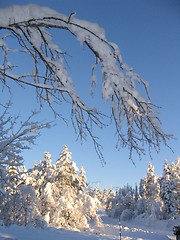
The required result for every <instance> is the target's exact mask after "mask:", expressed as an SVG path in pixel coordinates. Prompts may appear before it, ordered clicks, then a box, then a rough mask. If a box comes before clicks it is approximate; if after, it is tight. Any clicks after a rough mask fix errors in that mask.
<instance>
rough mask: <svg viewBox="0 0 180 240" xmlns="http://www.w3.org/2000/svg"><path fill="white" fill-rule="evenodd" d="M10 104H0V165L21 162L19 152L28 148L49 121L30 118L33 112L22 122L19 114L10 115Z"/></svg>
mask: <svg viewBox="0 0 180 240" xmlns="http://www.w3.org/2000/svg"><path fill="white" fill-rule="evenodd" d="M10 106H11V104H10V103H8V104H6V105H5V106H2V105H1V108H2V109H1V110H2V111H1V113H2V114H1V115H0V165H4V164H8V165H11V164H10V163H11V161H12V160H13V161H16V162H17V163H18V164H19V165H21V163H22V160H23V158H22V156H21V153H22V151H23V150H25V149H30V145H33V144H35V140H36V139H37V138H38V137H39V136H40V130H42V129H44V128H49V127H50V126H51V124H50V123H40V122H37V121H33V120H32V119H33V118H34V117H35V115H36V114H37V113H36V112H33V113H32V114H31V115H30V116H29V117H28V118H27V119H26V120H25V121H24V122H21V121H18V120H19V116H17V117H12V116H11V115H10V114H9V112H8V110H9V108H10Z"/></svg>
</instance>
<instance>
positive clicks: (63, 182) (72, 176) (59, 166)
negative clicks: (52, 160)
mask: <svg viewBox="0 0 180 240" xmlns="http://www.w3.org/2000/svg"><path fill="white" fill-rule="evenodd" d="M78 172H79V169H78V168H77V166H76V163H75V162H74V161H72V153H71V152H69V149H68V147H67V146H66V145H64V149H63V150H62V151H61V153H60V155H59V159H58V160H57V161H56V181H57V180H59V182H58V181H57V184H58V185H59V186H58V187H59V189H61V191H63V189H64V188H70V189H71V190H73V191H75V192H76V193H77V192H78V191H79V190H80V179H79V175H78Z"/></svg>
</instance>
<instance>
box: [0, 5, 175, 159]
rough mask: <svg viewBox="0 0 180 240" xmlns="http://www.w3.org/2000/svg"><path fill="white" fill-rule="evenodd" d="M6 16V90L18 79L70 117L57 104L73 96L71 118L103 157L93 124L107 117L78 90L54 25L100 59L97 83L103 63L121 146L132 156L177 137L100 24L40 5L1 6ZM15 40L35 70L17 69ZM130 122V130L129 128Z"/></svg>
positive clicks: (2, 69) (1, 45) (105, 93)
mask: <svg viewBox="0 0 180 240" xmlns="http://www.w3.org/2000/svg"><path fill="white" fill-rule="evenodd" d="M0 19H1V23H0V30H1V32H2V35H1V37H0V50H1V54H2V56H3V57H2V60H1V63H0V79H1V86H2V88H3V87H9V88H11V84H10V82H12V81H15V82H16V83H18V84H20V85H27V86H31V87H34V88H35V89H36V95H37V99H38V100H39V103H40V106H42V103H43V102H46V103H48V105H49V106H50V108H51V109H52V110H53V112H54V114H55V115H56V116H57V115H58V116H60V117H61V118H62V119H64V116H63V115H62V114H61V113H60V112H59V110H57V108H56V107H55V103H57V104H60V103H61V102H62V101H67V99H68V101H69V99H70V101H71V104H72V108H71V113H70V116H71V120H72V123H73V126H74V128H75V130H76V132H77V135H78V136H79V137H80V138H81V140H84V139H86V136H87V135H89V136H90V137H91V138H92V140H93V142H94V146H95V149H96V151H97V153H98V155H99V157H100V158H101V159H102V160H103V155H102V150H101V145H100V144H99V142H98V141H97V138H96V137H95V135H94V133H93V126H94V125H95V126H98V127H100V128H102V127H103V126H104V125H105V122H104V118H103V117H104V116H105V115H104V113H102V112H100V111H99V110H97V109H96V107H94V108H93V107H89V106H87V104H85V102H84V101H83V100H82V99H81V98H80V96H79V94H78V93H77V92H76V90H75V87H74V85H73V81H72V80H71V78H70V77H69V75H68V72H67V71H66V68H65V64H64V62H65V61H64V60H65V56H66V54H65V52H64V51H63V50H61V48H60V47H59V46H58V45H57V44H55V43H54V42H53V38H52V37H51V34H50V31H49V29H57V30H63V31H68V32H69V33H70V34H72V35H73V36H74V37H75V38H76V39H77V40H78V41H79V42H80V43H81V44H84V45H86V46H87V47H88V48H89V49H90V51H91V52H92V54H93V55H94V57H95V64H94V65H93V66H92V85H93V86H94V85H95V84H96V76H95V74H94V73H95V72H94V70H95V67H96V66H100V68H101V70H102V98H103V100H104V101H106V102H110V106H111V117H112V119H113V121H114V125H115V129H116V130H115V131H116V136H117V147H128V148H129V151H130V158H132V153H133V152H134V151H135V152H137V153H138V154H139V155H140V156H141V154H144V153H145V150H144V144H145V143H146V144H148V145H149V147H150V148H149V149H151V148H152V147H153V148H155V149H156V150H157V151H159V149H160V144H161V142H163V143H164V144H165V145H167V140H168V139H169V138H170V137H171V136H170V135H167V134H165V133H164V132H163V131H162V129H161V124H160V121H159V118H158V115H157V113H156V111H155V106H154V105H153V104H152V102H151V100H150V97H149V90H148V84H147V83H146V82H145V81H144V80H143V79H142V78H141V77H140V76H139V75H138V74H137V73H135V72H134V70H133V69H132V68H131V67H129V66H128V65H127V64H126V63H124V61H123V60H122V56H121V54H120V50H119V48H118V46H117V45H116V44H114V43H111V42H109V41H108V40H107V39H106V36H105V33H104V30H103V29H101V28H100V27H99V26H98V25H96V24H94V23H91V22H87V21H83V20H79V19H77V18H75V17H74V14H73V13H71V14H70V15H69V16H65V15H62V14H60V13H58V12H56V11H54V10H51V9H49V8H46V7H39V6H36V5H28V6H12V7H9V8H7V9H1V10H0ZM9 40H10V41H9ZM11 41H13V44H16V53H15V54H16V56H17V57H16V59H17V58H18V56H23V58H24V57H26V58H27V59H28V60H27V61H28V62H29V61H30V62H31V63H32V64H30V65H29V71H28V72H29V73H26V72H23V68H18V71H17V70H16V69H17V64H16V63H15V62H12V61H11V59H12V58H11V54H13V53H14V52H13V51H14V50H11V49H12V48H11V47H9V44H10V42H11ZM13 60H14V59H13ZM137 85H140V86H142V87H143V89H144V90H145V91H142V93H143V92H145V94H142V93H140V92H139V91H138V88H137ZM140 88H141V87H140ZM11 90H12V89H11ZM143 95H144V96H143ZM66 96H67V98H66ZM124 123H126V126H127V128H124V127H123V126H124V125H125V124H124Z"/></svg>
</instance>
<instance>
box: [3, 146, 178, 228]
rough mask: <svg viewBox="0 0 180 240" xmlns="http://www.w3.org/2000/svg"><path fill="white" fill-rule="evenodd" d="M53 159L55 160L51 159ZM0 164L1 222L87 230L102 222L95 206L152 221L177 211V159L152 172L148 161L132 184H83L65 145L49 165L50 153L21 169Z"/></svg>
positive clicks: (83, 173)
mask: <svg viewBox="0 0 180 240" xmlns="http://www.w3.org/2000/svg"><path fill="white" fill-rule="evenodd" d="M53 162H54V161H53ZM2 166H3V165H1V169H0V179H1V181H0V220H1V223H2V224H3V225H5V226H9V225H12V224H16V225H20V226H27V225H30V226H35V227H40V228H42V227H43V228H44V227H47V226H51V227H55V228H65V229H79V230H82V229H83V230H84V229H88V228H89V226H90V224H92V223H93V224H94V225H96V226H98V225H100V224H101V219H100V218H99V216H98V214H97V211H98V210H102V209H105V211H106V213H107V215H108V216H109V217H111V218H118V219H121V220H123V221H128V220H131V219H133V218H136V217H138V216H141V217H142V218H145V217H151V218H152V219H155V220H163V219H176V218H178V216H179V210H180V209H179V199H180V191H179V187H180V176H179V172H180V158H177V159H176V162H172V163H171V164H168V162H167V161H166V162H165V163H164V167H163V173H162V176H156V175H155V170H154V166H153V165H152V163H149V166H148V169H147V174H146V176H144V177H143V178H142V179H141V181H140V183H139V184H138V185H136V186H135V187H132V186H130V185H128V184H127V186H123V187H121V188H119V189H113V187H112V188H110V189H106V188H104V189H101V190H100V189H99V188H98V187H97V186H96V187H93V188H92V187H91V186H90V185H89V184H88V180H87V177H86V171H85V169H84V167H81V168H80V170H79V169H78V167H77V166H76V163H75V162H74V161H73V160H72V153H71V152H70V151H69V149H68V147H67V146H66V145H65V146H64V147H63V150H62V151H61V152H60V154H59V158H58V159H57V161H56V162H55V164H52V160H51V154H50V153H49V152H45V153H44V159H43V160H41V161H40V162H39V163H36V164H34V166H33V167H32V169H26V168H25V166H24V165H23V164H21V165H19V163H18V162H16V161H15V160H12V161H11V162H10V164H9V165H7V164H4V167H2Z"/></svg>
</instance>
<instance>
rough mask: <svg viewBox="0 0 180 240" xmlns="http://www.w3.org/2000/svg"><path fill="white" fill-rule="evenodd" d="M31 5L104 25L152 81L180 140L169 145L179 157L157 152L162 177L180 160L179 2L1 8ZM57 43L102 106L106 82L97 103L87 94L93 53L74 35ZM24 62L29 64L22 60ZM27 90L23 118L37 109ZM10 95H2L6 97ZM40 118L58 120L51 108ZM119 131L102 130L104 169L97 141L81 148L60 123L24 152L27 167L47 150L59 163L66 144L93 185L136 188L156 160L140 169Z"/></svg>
mask: <svg viewBox="0 0 180 240" xmlns="http://www.w3.org/2000/svg"><path fill="white" fill-rule="evenodd" d="M29 3H36V4H39V5H42V6H48V7H51V8H53V9H55V10H56V11H59V12H61V13H63V14H66V15H70V13H71V12H74V11H75V12H76V17H77V18H80V19H85V20H88V21H91V22H95V23H97V24H99V25H100V26H101V27H103V28H104V29H105V32H106V36H107V39H108V40H109V41H112V42H115V43H116V44H117V45H118V46H119V47H120V49H121V53H122V56H123V59H124V61H125V62H127V63H128V65H130V66H131V67H133V68H134V69H135V71H136V72H138V73H139V74H140V75H141V77H142V78H144V79H145V80H146V81H148V82H149V84H150V92H151V97H152V100H153V102H154V103H155V104H156V105H158V106H161V107H162V108H161V109H159V112H160V119H161V121H162V127H163V129H164V131H165V132H167V133H172V134H174V136H175V137H176V138H177V140H176V141H174V140H172V141H170V142H169V145H170V146H171V147H172V149H173V150H174V153H172V152H171V151H170V150H169V149H168V148H167V147H165V146H163V145H162V148H161V152H160V153H159V154H157V153H155V152H153V153H152V156H153V160H152V163H153V164H154V166H155V172H156V173H157V175H161V174H162V167H163V163H164V160H165V159H167V160H168V161H169V162H171V161H172V160H173V161H174V160H175V159H176V157H178V156H180V124H179V119H180V108H179V103H180V93H179V92H180V80H179V77H180V67H179V65H180V28H179V23H180V14H179V12H180V2H179V0H151V1H148V0H111V1H109V0H91V1H83V0H76V1H74V0H63V1H61V0H51V1H46V0H36V1H35V0H12V1H11V0H9V1H6V0H1V2H0V7H7V6H9V5H11V4H19V5H24V4H29ZM67 36H69V37H68V39H67ZM63 40H64V41H63ZM55 41H56V42H57V43H58V41H60V46H61V48H65V49H66V48H67V51H68V53H69V54H70V55H71V57H69V58H68V61H69V65H70V74H71V77H72V79H74V81H75V85H76V86H77V88H78V90H79V91H80V94H81V96H82V97H85V98H86V100H87V102H91V101H92V102H97V99H99V98H98V96H97V95H98V93H99V94H101V93H100V86H101V79H99V84H98V87H97V89H96V90H95V96H94V98H93V100H91V98H90V97H87V92H85V91H84V88H85V87H86V88H88V87H89V86H90V74H91V65H92V64H93V60H94V58H93V57H92V55H90V53H89V51H87V49H83V47H81V46H80V45H79V43H78V42H77V41H76V40H74V39H73V38H72V37H71V36H70V35H56V39H55ZM61 41H63V42H61ZM67 43H68V44H69V46H67ZM79 53H80V54H79ZM20 63H21V64H22V65H23V64H24V62H23V61H22V62H21V60H20ZM23 67H27V66H23ZM98 75H99V74H98ZM17 91H20V90H19V89H18V90H17ZM25 91H26V92H25ZM25 91H21V92H19V93H17V92H16V93H14V95H13V100H14V102H15V103H14V109H15V110H16V111H17V112H18V113H19V112H20V113H21V114H22V113H23V114H22V115H26V114H28V112H29V110H30V109H33V106H32V105H34V101H33V94H32V91H31V89H26V90H25ZM6 97H7V96H5V95H3V94H2V95H1V98H4V99H5V98H6ZM4 99H3V100H4ZM22 99H23V101H22ZM98 101H99V100H98ZM32 102H33V103H32ZM98 105H100V106H101V107H102V108H105V104H104V103H99V102H98ZM60 108H61V109H62V111H63V112H65V113H66V114H68V109H67V106H66V105H63V104H62V106H60ZM39 119H40V120H41V119H43V120H44V119H45V120H52V119H53V116H52V113H51V112H50V111H49V109H47V108H45V109H44V110H43V111H42V113H41V114H40V115H39ZM113 131H114V129H113V127H109V128H107V129H105V130H103V131H100V130H97V135H98V136H99V140H100V143H101V144H102V146H103V149H104V150H103V153H104V157H105V159H106V162H107V164H106V165H105V166H104V167H102V165H101V162H100V161H99V159H98V157H97V154H96V152H95V150H94V147H93V143H92V142H91V140H90V139H88V140H87V142H84V143H83V144H82V145H81V143H80V142H79V141H76V135H75V134H74V130H73V128H72V126H71V125H69V126H68V127H67V126H66V124H65V123H63V122H60V121H58V125H57V126H56V127H54V128H53V129H50V130H47V131H43V132H42V136H41V137H40V138H39V140H38V141H37V145H36V146H34V147H33V149H32V150H30V151H27V152H25V153H24V158H25V159H26V161H25V163H26V166H27V167H31V166H32V164H33V163H34V162H35V161H36V162H38V161H40V160H41V159H42V158H43V153H44V151H49V152H50V153H51V155H52V159H53V162H55V161H56V159H57V158H58V156H59V153H60V151H61V150H62V148H63V145H64V144H66V145H67V146H68V148H69V150H70V151H71V152H72V156H73V160H74V161H75V162H76V164H77V166H78V167H80V166H81V165H84V167H85V169H86V172H87V178H88V181H89V182H90V183H91V184H92V185H94V184H95V182H99V184H100V187H105V186H106V187H111V186H113V187H119V186H123V185H124V184H126V183H129V184H131V185H134V184H135V183H136V182H139V180H140V178H142V177H143V176H144V175H145V174H146V171H147V166H148V162H149V161H151V159H150V157H149V156H148V154H147V155H146V156H144V157H143V158H142V160H139V159H138V157H135V158H134V161H135V163H136V167H135V166H134V165H133V164H132V162H131V161H130V160H129V159H128V151H127V149H122V150H120V151H117V150H116V149H115V144H116V140H115V138H114V132H113Z"/></svg>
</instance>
